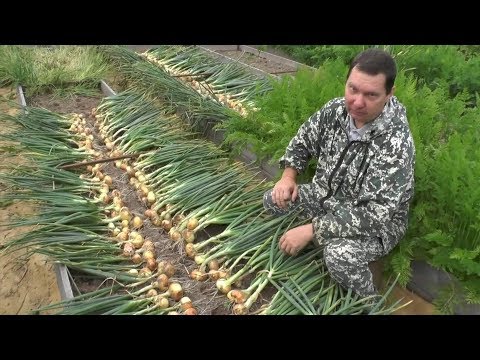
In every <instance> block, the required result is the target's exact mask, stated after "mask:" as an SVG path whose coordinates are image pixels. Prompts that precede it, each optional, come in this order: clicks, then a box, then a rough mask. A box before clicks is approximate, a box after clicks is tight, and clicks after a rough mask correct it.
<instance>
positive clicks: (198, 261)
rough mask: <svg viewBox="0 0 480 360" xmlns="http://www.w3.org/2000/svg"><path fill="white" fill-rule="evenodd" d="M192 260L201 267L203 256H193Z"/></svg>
mask: <svg viewBox="0 0 480 360" xmlns="http://www.w3.org/2000/svg"><path fill="white" fill-rule="evenodd" d="M194 260H195V263H196V264H197V265H202V264H203V263H204V261H205V255H203V254H200V255H195V258H194Z"/></svg>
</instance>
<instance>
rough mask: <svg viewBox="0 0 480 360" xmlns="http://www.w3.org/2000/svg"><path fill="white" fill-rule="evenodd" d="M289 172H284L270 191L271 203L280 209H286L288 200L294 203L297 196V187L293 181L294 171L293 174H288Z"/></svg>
mask: <svg viewBox="0 0 480 360" xmlns="http://www.w3.org/2000/svg"><path fill="white" fill-rule="evenodd" d="M286 170H287V169H286ZM288 170H294V169H288ZM294 171H295V170H294ZM289 172H291V171H288V172H287V171H285V172H284V174H283V176H282V178H281V179H280V180H278V182H277V183H276V184H275V186H274V187H273V190H272V201H273V203H274V204H275V205H277V206H278V207H280V208H282V209H286V208H287V205H288V202H289V201H290V200H291V201H292V202H293V201H295V199H296V198H297V195H298V185H297V183H296V181H295V177H296V171H295V173H293V174H290V173H289ZM292 175H293V176H292Z"/></svg>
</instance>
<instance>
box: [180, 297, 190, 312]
mask: <svg viewBox="0 0 480 360" xmlns="http://www.w3.org/2000/svg"><path fill="white" fill-rule="evenodd" d="M180 304H181V306H182V310H187V309H190V308H191V307H193V304H192V300H190V298H189V297H188V296H184V297H182V298H181V299H180Z"/></svg>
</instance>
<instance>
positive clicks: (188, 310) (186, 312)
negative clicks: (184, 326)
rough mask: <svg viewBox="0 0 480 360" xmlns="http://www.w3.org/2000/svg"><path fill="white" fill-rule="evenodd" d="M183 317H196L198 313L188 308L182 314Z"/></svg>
mask: <svg viewBox="0 0 480 360" xmlns="http://www.w3.org/2000/svg"><path fill="white" fill-rule="evenodd" d="M183 314H184V315H198V312H197V310H195V308H193V307H191V308H188V309H187V310H185V311H184V312H183Z"/></svg>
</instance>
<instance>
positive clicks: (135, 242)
mask: <svg viewBox="0 0 480 360" xmlns="http://www.w3.org/2000/svg"><path fill="white" fill-rule="evenodd" d="M143 242H144V240H143V236H142V235H140V234H138V235H137V236H135V238H133V239H132V244H133V246H135V248H136V249H140V248H141V247H142V245H143Z"/></svg>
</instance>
